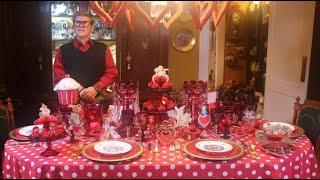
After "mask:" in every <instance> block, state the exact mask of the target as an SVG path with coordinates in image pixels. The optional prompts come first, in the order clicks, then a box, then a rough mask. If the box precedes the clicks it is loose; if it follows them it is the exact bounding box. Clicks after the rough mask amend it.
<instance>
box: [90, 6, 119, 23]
mask: <svg viewBox="0 0 320 180" xmlns="http://www.w3.org/2000/svg"><path fill="white" fill-rule="evenodd" d="M89 3H90V7H91V9H92V10H93V11H94V12H95V13H96V14H97V15H98V16H99V17H100V18H101V19H102V21H103V22H104V23H105V24H109V25H111V26H112V27H113V26H114V25H115V24H116V23H117V22H118V20H119V16H120V13H121V11H122V9H123V7H124V5H123V3H122V2H119V1H115V2H113V4H112V7H111V10H110V13H111V14H114V16H113V17H111V16H110V14H109V13H108V12H106V11H105V10H104V9H103V8H102V7H101V6H100V4H99V3H98V1H90V2H89Z"/></svg>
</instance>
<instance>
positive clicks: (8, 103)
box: [0, 98, 15, 179]
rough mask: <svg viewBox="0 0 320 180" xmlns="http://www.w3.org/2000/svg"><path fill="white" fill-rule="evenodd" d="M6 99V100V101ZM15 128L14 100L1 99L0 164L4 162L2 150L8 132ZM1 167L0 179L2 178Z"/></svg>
mask: <svg viewBox="0 0 320 180" xmlns="http://www.w3.org/2000/svg"><path fill="white" fill-rule="evenodd" d="M4 101H5V102H4ZM14 128H15V121H14V116H13V104H12V100H11V99H10V98H8V99H7V100H1V99H0V157H1V158H0V165H1V164H2V156H3V154H2V152H3V147H4V143H5V141H6V139H7V138H8V134H9V132H10V131H11V130H13V129H14ZM1 170H2V169H1V167H0V179H2V174H1Z"/></svg>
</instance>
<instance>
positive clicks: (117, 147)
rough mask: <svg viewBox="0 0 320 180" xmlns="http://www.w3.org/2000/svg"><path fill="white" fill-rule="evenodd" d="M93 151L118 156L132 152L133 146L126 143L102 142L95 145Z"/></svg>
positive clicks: (115, 141)
mask: <svg viewBox="0 0 320 180" xmlns="http://www.w3.org/2000/svg"><path fill="white" fill-rule="evenodd" d="M93 149H94V150H95V151H97V152H98V153H101V154H106V155H118V154H124V153H127V152H129V151H131V149H132V146H131V144H129V143H127V142H124V141H117V140H111V141H101V142H99V143H97V144H95V145H94V147H93Z"/></svg>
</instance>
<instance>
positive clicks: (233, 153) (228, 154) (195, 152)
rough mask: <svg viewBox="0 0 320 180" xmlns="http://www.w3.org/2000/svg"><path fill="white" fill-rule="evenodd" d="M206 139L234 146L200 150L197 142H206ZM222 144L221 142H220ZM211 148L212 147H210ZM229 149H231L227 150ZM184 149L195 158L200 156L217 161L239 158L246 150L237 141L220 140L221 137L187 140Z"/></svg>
mask: <svg viewBox="0 0 320 180" xmlns="http://www.w3.org/2000/svg"><path fill="white" fill-rule="evenodd" d="M204 141H208V142H222V144H223V145H222V146H223V147H225V145H224V143H225V144H228V145H230V146H231V147H232V148H231V150H229V149H230V148H226V149H225V150H223V151H218V152H217V151H212V150H211V151H210V152H208V151H207V150H206V151H203V150H200V149H198V148H197V147H196V144H197V143H198V142H204ZM215 144H216V143H215ZM219 145H221V144H219ZM226 147H227V146H226ZM209 149H211V148H209ZM226 150H229V151H226ZM183 151H184V152H185V153H186V154H188V155H190V156H192V157H195V158H200V159H205V160H215V161H221V160H230V159H235V158H238V157H240V156H242V155H243V153H244V150H243V147H242V146H240V145H238V144H237V143H235V142H232V141H229V140H220V139H206V140H200V139H197V140H192V141H189V142H187V143H186V144H185V145H184V146H183Z"/></svg>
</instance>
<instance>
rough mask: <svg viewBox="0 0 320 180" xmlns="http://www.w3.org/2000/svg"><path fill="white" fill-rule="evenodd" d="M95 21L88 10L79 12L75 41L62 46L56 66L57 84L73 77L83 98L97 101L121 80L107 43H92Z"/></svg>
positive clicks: (74, 24)
mask: <svg viewBox="0 0 320 180" xmlns="http://www.w3.org/2000/svg"><path fill="white" fill-rule="evenodd" d="M92 25H93V19H92V17H91V14H90V13H88V12H87V11H78V12H76V13H75V16H74V18H73V28H74V32H75V38H74V39H73V41H71V42H69V43H67V44H64V45H62V46H61V47H60V48H59V49H58V51H57V54H56V59H55V63H54V67H53V72H54V83H55V84H57V83H58V82H59V81H60V80H61V79H63V78H64V77H66V76H67V75H69V76H70V77H71V78H73V79H74V80H76V81H77V82H79V83H80V84H81V85H82V87H83V89H81V92H80V95H81V98H82V99H84V100H87V101H93V100H95V98H96V96H97V94H98V93H101V94H102V91H103V90H104V89H106V88H107V87H108V86H109V85H111V84H113V82H114V81H115V80H116V79H117V76H118V70H117V67H116V66H115V64H114V62H113V59H112V55H111V52H110V50H109V48H107V47H106V45H105V44H103V43H100V42H96V41H93V40H91V38H90V33H91V31H92Z"/></svg>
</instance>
